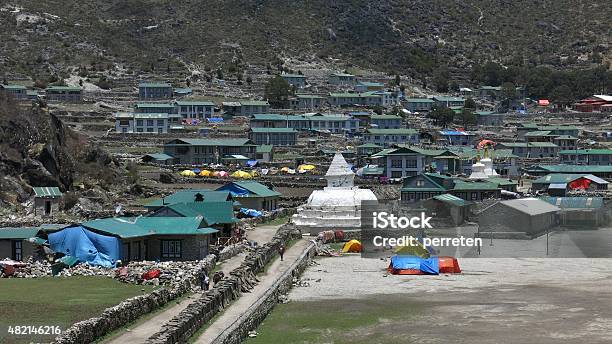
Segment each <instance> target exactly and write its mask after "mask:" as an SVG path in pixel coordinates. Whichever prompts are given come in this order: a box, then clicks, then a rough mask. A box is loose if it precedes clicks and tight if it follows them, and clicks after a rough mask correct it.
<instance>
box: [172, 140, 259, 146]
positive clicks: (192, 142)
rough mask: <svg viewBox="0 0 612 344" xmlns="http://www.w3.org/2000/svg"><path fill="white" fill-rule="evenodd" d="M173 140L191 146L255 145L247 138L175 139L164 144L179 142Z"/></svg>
mask: <svg viewBox="0 0 612 344" xmlns="http://www.w3.org/2000/svg"><path fill="white" fill-rule="evenodd" d="M175 141H182V142H184V144H189V145H193V146H233V147H237V146H247V145H250V146H255V144H254V143H253V142H251V140H249V139H176V140H173V141H170V142H168V143H166V145H174V144H179V145H180V144H181V143H174V142H175Z"/></svg>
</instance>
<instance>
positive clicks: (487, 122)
mask: <svg viewBox="0 0 612 344" xmlns="http://www.w3.org/2000/svg"><path fill="white" fill-rule="evenodd" d="M474 114H475V115H476V119H477V121H478V125H484V126H493V127H501V126H503V125H504V117H505V116H506V115H505V114H503V113H495V112H493V111H474Z"/></svg>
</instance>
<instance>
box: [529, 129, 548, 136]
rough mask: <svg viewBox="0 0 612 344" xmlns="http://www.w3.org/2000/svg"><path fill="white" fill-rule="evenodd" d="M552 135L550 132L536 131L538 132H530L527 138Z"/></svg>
mask: <svg viewBox="0 0 612 344" xmlns="http://www.w3.org/2000/svg"><path fill="white" fill-rule="evenodd" d="M550 133H551V131H550V130H536V131H529V132H527V133H525V136H527V137H534V136H535V137H537V136H550Z"/></svg>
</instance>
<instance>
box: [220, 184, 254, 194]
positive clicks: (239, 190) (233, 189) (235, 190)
mask: <svg viewBox="0 0 612 344" xmlns="http://www.w3.org/2000/svg"><path fill="white" fill-rule="evenodd" d="M220 190H223V191H229V192H230V193H231V194H232V196H248V195H249V194H250V192H249V190H247V189H245V188H243V187H242V186H239V185H237V184H236V183H231V184H228V185H226V186H224V187H223V189H220Z"/></svg>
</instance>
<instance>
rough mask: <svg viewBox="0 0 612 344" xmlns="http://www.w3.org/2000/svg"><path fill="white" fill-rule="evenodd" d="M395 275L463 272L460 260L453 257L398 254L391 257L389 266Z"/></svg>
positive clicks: (390, 271) (389, 269)
mask: <svg viewBox="0 0 612 344" xmlns="http://www.w3.org/2000/svg"><path fill="white" fill-rule="evenodd" d="M387 270H388V271H389V273H391V274H393V275H437V274H439V273H461V269H460V268H459V262H457V259H455V258H453V257H438V256H433V257H429V258H421V257H417V256H404V255H398V256H393V257H391V262H390V263H389V267H388V268H387Z"/></svg>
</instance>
